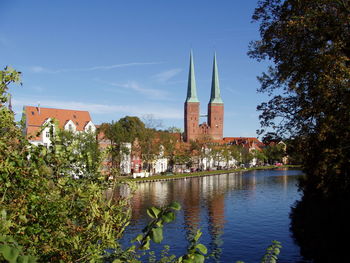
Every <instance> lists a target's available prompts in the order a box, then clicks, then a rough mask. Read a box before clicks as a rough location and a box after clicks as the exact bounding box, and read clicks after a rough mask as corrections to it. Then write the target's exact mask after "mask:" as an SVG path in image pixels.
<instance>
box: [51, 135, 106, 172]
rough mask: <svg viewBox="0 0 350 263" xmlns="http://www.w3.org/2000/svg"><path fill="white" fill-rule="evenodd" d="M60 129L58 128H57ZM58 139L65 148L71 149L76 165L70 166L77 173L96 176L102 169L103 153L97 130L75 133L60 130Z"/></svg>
mask: <svg viewBox="0 0 350 263" xmlns="http://www.w3.org/2000/svg"><path fill="white" fill-rule="evenodd" d="M57 130H58V129H57ZM56 136H57V137H56V140H57V141H59V142H60V144H61V145H63V146H64V147H63V149H66V150H68V151H70V154H71V159H72V160H74V165H73V166H71V167H70V169H71V170H72V172H73V173H75V175H81V176H94V175H96V174H98V172H99V171H100V165H101V161H102V153H101V150H100V148H99V144H98V140H97V138H96V133H95V132H88V133H86V132H82V133H73V132H71V131H66V130H58V132H57V134H56Z"/></svg>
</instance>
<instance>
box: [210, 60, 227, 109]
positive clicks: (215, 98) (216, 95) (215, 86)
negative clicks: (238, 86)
mask: <svg viewBox="0 0 350 263" xmlns="http://www.w3.org/2000/svg"><path fill="white" fill-rule="evenodd" d="M209 103H219V104H223V103H224V102H223V101H222V99H221V95H220V86H219V73H218V65H217V63H216V54H214V62H213V76H212V82H211V96H210V101H209Z"/></svg>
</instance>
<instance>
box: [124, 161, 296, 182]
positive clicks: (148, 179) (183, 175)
mask: <svg viewBox="0 0 350 263" xmlns="http://www.w3.org/2000/svg"><path fill="white" fill-rule="evenodd" d="M276 168H301V167H300V165H283V166H275V165H270V166H258V167H252V168H236V169H229V170H216V171H201V172H193V173H181V174H168V175H153V176H150V177H143V178H132V177H131V176H128V177H118V180H121V181H132V182H136V183H145V182H158V181H169V180H179V179H187V178H194V177H203V176H209V175H218V174H227V173H236V172H247V171H254V170H271V169H276Z"/></svg>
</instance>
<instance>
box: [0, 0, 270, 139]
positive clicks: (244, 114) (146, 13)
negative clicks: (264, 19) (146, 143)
mask: <svg viewBox="0 0 350 263" xmlns="http://www.w3.org/2000/svg"><path fill="white" fill-rule="evenodd" d="M256 5H257V1H255V0H247V1H243V0H241V1H232V0H221V1H214V0H213V1H206V0H202V1H199V0H198V1H196V0H193V1H188V0H187V1H182V0H177V1H164V0H152V1H146V0H143V1H141V0H139V1H133V0H128V1H112V0H111V1H104V0H102V1H86V0H85V1H82V0H81V1H79V0H77V1H66V0H60V1H36V0H33V1H26V0H22V1H19V0H11V1H10V0H2V1H1V7H0V66H1V68H3V67H5V66H6V65H11V66H12V67H14V68H15V69H17V70H20V71H22V72H23V78H22V81H23V86H22V87H14V88H13V89H12V91H11V92H12V94H13V105H14V109H15V111H16V112H17V113H18V114H17V115H20V114H21V110H22V107H23V106H24V105H38V103H40V105H41V106H42V107H53V108H67V109H76V110H88V111H89V112H90V114H91V117H92V119H93V121H94V123H95V124H100V123H102V122H110V121H112V120H118V119H119V118H121V117H124V116H126V115H130V116H135V115H136V116H139V117H142V116H145V115H153V118H154V119H159V120H160V121H161V123H162V125H163V128H167V127H170V126H176V127H179V128H182V129H183V104H184V101H185V97H186V89H187V78H188V67H189V53H190V50H191V49H192V50H193V54H194V63H195V64H194V66H195V74H196V80H197V93H198V97H199V100H200V102H201V111H202V112H201V113H202V114H206V111H207V104H208V101H209V96H210V85H211V73H212V62H213V54H214V51H216V53H217V61H218V68H219V77H220V88H221V95H222V98H223V101H224V103H225V124H224V136H256V133H255V131H256V129H258V128H259V121H258V113H257V112H256V105H257V104H259V103H260V102H261V101H264V100H266V96H265V95H262V94H257V93H256V89H257V88H258V87H259V83H258V81H257V80H256V76H257V75H259V74H260V73H261V72H262V71H264V70H265V69H266V63H258V62H256V61H254V60H252V59H250V58H249V57H248V56H247V54H246V53H247V51H248V43H249V41H251V40H256V39H258V25H257V24H255V23H251V15H252V13H253V11H254V8H255V7H256ZM203 121H205V119H203Z"/></svg>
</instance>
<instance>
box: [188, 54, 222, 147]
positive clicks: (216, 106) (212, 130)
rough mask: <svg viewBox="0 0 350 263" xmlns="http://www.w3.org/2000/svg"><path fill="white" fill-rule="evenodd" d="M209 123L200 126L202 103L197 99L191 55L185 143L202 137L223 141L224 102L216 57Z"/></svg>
mask: <svg viewBox="0 0 350 263" xmlns="http://www.w3.org/2000/svg"><path fill="white" fill-rule="evenodd" d="M206 116H207V122H204V123H201V124H199V120H200V117H201V116H200V102H199V100H198V97H197V88H196V79H195V74H194V65H193V56H192V52H191V55H190V70H189V75H188V86H187V98H186V101H185V116H184V120H185V134H184V141H185V142H189V141H191V140H196V139H199V138H201V137H206V136H207V137H209V138H211V139H212V140H222V139H223V130H224V102H223V101H222V99H221V95H220V87H219V75H218V67H217V63H216V55H214V62H213V76H212V83H211V96H210V100H209V103H208V115H206Z"/></svg>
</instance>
